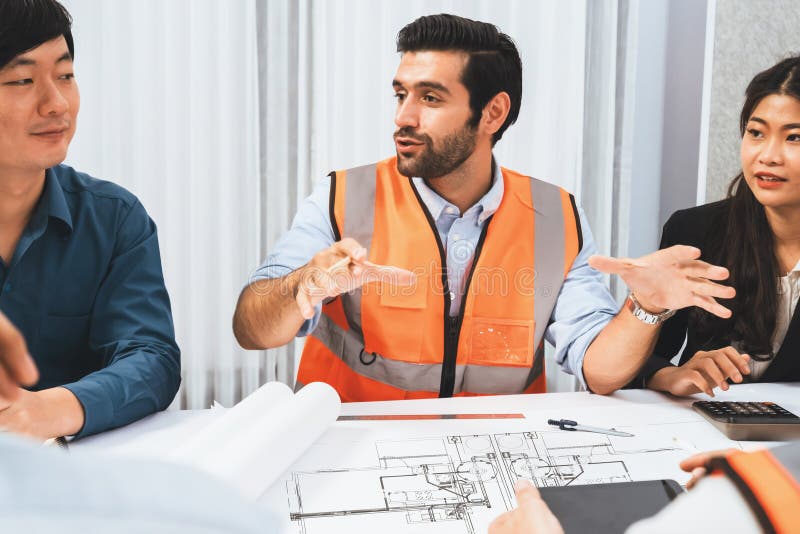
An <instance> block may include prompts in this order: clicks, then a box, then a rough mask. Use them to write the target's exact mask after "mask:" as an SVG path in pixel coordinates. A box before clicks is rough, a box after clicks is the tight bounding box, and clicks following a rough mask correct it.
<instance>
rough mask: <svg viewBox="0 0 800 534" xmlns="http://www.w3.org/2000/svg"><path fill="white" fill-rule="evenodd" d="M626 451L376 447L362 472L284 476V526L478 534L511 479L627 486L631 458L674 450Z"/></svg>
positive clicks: (537, 437) (512, 438)
mask: <svg viewBox="0 0 800 534" xmlns="http://www.w3.org/2000/svg"><path fill="white" fill-rule="evenodd" d="M630 445H631V446H632V447H627V449H628V450H620V447H619V443H618V442H617V440H615V439H614V438H610V437H609V436H606V435H602V434H590V433H581V432H563V431H559V430H552V431H529V432H513V433H493V434H474V435H449V436H442V437H436V438H417V439H405V440H387V441H378V442H375V453H376V456H375V458H374V460H373V462H374V464H373V465H371V466H367V467H364V466H361V467H354V468H337V469H331V470H316V471H311V470H309V471H294V472H292V473H291V478H290V479H289V480H287V482H286V487H287V493H288V498H289V513H290V519H291V521H292V523H293V525H294V526H295V527H296V529H297V530H296V531H297V532H298V533H300V534H315V533H318V532H326V533H328V532H338V531H340V530H341V531H347V532H367V531H374V532H382V533H390V532H404V533H405V532H419V533H436V534H439V533H450V532H453V533H468V534H472V533H475V532H485V530H486V526H487V525H488V523H489V522H490V521H491V519H492V518H494V517H496V516H497V515H498V514H500V513H502V512H504V511H506V510H508V509H510V508H512V507H513V506H514V500H513V486H514V483H515V482H516V480H517V479H519V478H527V479H530V480H532V481H533V482H534V483H535V484H536V485H538V486H540V487H542V486H565V485H570V484H594V483H611V482H622V481H629V480H633V477H632V475H631V473H630V469H629V466H628V463H629V461H630V460H631V459H633V458H634V456H635V455H641V454H651V453H659V452H665V451H671V450H680V449H679V448H678V447H664V448H660V447H653V448H646V447H645V448H639V449H636V447H637V444H636V443H630Z"/></svg>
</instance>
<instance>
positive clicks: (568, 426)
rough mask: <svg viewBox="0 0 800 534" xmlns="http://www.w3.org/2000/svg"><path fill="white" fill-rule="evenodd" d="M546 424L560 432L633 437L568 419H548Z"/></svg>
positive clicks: (614, 430)
mask: <svg viewBox="0 0 800 534" xmlns="http://www.w3.org/2000/svg"><path fill="white" fill-rule="evenodd" d="M547 424H548V425H553V426H557V427H558V428H560V429H561V430H580V431H582V432H595V433H596V434H608V435H610V436H620V437H622V438H632V437H634V436H633V434H629V433H627V432H620V431H619V430H616V429H614V428H600V427H596V426H586V425H579V424H578V422H577V421H570V420H569V419H548V420H547Z"/></svg>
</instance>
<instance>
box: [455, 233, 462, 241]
mask: <svg viewBox="0 0 800 534" xmlns="http://www.w3.org/2000/svg"><path fill="white" fill-rule="evenodd" d="M453 239H454V240H456V241H458V240H460V239H461V234H453Z"/></svg>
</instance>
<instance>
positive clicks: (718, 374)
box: [647, 347, 750, 397]
mask: <svg viewBox="0 0 800 534" xmlns="http://www.w3.org/2000/svg"><path fill="white" fill-rule="evenodd" d="M749 362H750V356H748V355H747V354H739V352H738V351H737V350H736V349H734V348H733V347H725V348H722V349H717V350H711V351H702V350H700V351H697V352H696V353H695V354H694V356H692V358H691V359H690V360H689V361H688V362H686V363H684V364H683V365H681V366H680V367H672V366H670V367H665V368H664V369H660V370H658V371H656V372H655V373H654V374H653V376H652V377H651V378H650V380H649V381H648V382H647V387H648V388H650V389H656V390H658V391H668V392H669V393H672V394H673V395H678V396H686V395H694V394H695V393H700V392H701V391H702V392H703V393H706V394H707V395H710V396H711V397H713V396H714V388H715V387H718V388H720V389H721V390H722V391H727V390H728V388H729V387H730V386H729V385H728V379H729V378H730V379H731V380H733V381H734V382H736V383H737V384H738V383H739V382H741V381H742V380H743V377H742V375H747V374H750V366H749Z"/></svg>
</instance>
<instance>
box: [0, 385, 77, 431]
mask: <svg viewBox="0 0 800 534" xmlns="http://www.w3.org/2000/svg"><path fill="white" fill-rule="evenodd" d="M84 418H85V416H84V413H83V406H82V405H81V403H80V401H79V400H78V398H77V397H76V396H75V395H74V394H73V393H72V392H71V391H70V390H68V389H66V388H62V387H55V388H50V389H44V390H42V391H28V390H26V389H20V390H19V391H18V395H17V399H16V400H15V401H14V402H12V403H11V404H9V405H7V406H6V407H5V408H4V409H3V410H0V429H2V430H4V431H8V432H14V433H16V434H23V435H26V436H31V437H34V438H39V439H42V440H45V439H49V438H56V437H59V436H71V435H73V434H77V433H78V432H79V431H80V429H81V428H83V423H84Z"/></svg>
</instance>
